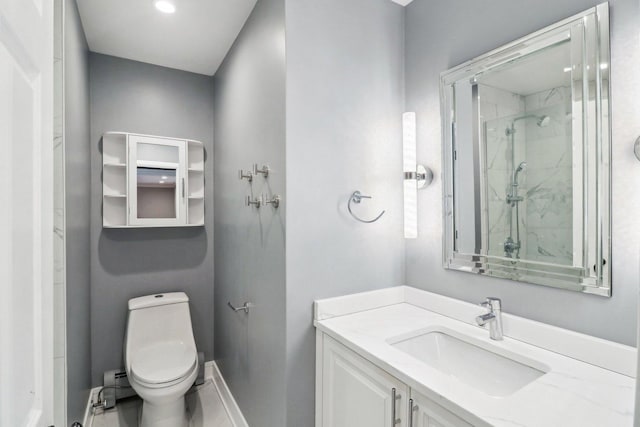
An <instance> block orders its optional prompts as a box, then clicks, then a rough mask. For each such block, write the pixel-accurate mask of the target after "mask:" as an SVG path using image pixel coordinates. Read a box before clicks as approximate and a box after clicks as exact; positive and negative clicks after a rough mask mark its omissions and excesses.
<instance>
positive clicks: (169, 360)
mask: <svg viewBox="0 0 640 427" xmlns="http://www.w3.org/2000/svg"><path fill="white" fill-rule="evenodd" d="M124 363H125V369H126V371H127V376H128V378H129V383H130V384H131V386H132V387H133V389H134V390H135V391H136V393H138V395H139V396H140V397H141V398H142V400H143V404H142V421H141V427H186V426H187V425H188V421H187V413H186V407H185V399H184V395H185V393H186V392H187V390H189V388H191V386H192V385H193V383H194V381H195V379H196V376H197V375H198V355H197V350H196V344H195V340H194V339H193V331H192V329H191V315H190V313H189V297H187V295H186V294H185V293H183V292H173V293H166V294H157V295H149V296H144V297H140V298H133V299H130V300H129V315H128V317H127V331H126V335H125V339H124Z"/></svg>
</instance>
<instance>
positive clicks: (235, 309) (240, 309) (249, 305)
mask: <svg viewBox="0 0 640 427" xmlns="http://www.w3.org/2000/svg"><path fill="white" fill-rule="evenodd" d="M227 305H228V306H229V308H230V309H231V310H233V311H235V312H236V313H237V312H238V311H244V312H245V313H247V314H249V308H251V307H253V304H251V303H250V302H245V303H244V305H243V306H242V307H234V306H233V304H231V302H230V301H227Z"/></svg>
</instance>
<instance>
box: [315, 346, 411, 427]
mask: <svg viewBox="0 0 640 427" xmlns="http://www.w3.org/2000/svg"><path fill="white" fill-rule="evenodd" d="M323 347H324V350H323V353H324V355H323V373H322V376H323V378H322V381H323V388H322V395H323V396H322V399H323V405H322V411H323V414H322V425H323V426H324V427H359V426H362V427H391V426H394V424H393V421H392V412H393V406H392V405H394V404H395V409H396V419H401V421H399V422H398V423H397V424H395V426H396V427H398V426H404V425H406V424H405V423H404V418H405V417H404V416H403V415H404V414H405V411H406V409H405V408H406V405H407V396H408V388H407V386H406V385H404V384H403V383H402V382H400V381H398V380H397V379H396V378H394V377H392V376H391V375H389V374H387V373H386V372H384V371H382V370H381V369H379V368H377V367H376V366H374V365H373V364H371V363H370V362H369V361H367V360H365V359H364V358H362V357H360V356H358V355H357V354H355V353H354V352H352V351H351V350H349V349H347V348H346V347H344V346H343V345H341V344H339V343H337V342H336V341H334V340H333V339H331V338H329V337H327V336H326V335H325V337H324V346H323ZM393 389H395V390H396V396H397V398H396V401H395V402H393V401H392V390H393Z"/></svg>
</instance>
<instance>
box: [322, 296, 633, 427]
mask: <svg viewBox="0 0 640 427" xmlns="http://www.w3.org/2000/svg"><path fill="white" fill-rule="evenodd" d="M425 307H426V308H425ZM433 307H438V311H440V314H439V313H436V312H434V311H432V310H429V309H428V308H433ZM443 312H444V313H443ZM482 312H483V310H482V309H481V308H479V307H476V306H474V305H473V304H468V303H465V302H462V301H457V300H452V299H450V298H446V297H442V296H440V295H436V294H431V293H429V292H424V291H419V290H416V289H413V288H408V287H397V288H389V289H387V290H382V291H374V292H368V293H364V294H359V295H353V296H347V297H342V298H332V299H329V300H322V301H317V302H316V306H315V313H316V314H315V317H316V320H315V322H314V324H315V326H316V327H317V328H318V330H320V331H322V332H324V333H326V334H328V335H329V336H331V337H332V338H334V339H336V340H338V341H339V342H341V343H342V344H344V345H345V346H347V347H348V348H350V349H352V350H354V351H355V352H357V353H358V354H360V355H361V356H362V357H364V358H366V359H368V360H369V361H371V362H373V363H374V364H376V365H378V366H380V367H381V368H382V369H384V370H386V371H387V372H389V373H390V374H392V375H393V376H395V377H397V378H398V379H400V380H401V381H403V382H405V383H407V384H408V385H409V386H411V387H413V388H415V389H416V390H418V391H420V392H421V393H423V394H425V395H426V396H427V397H429V398H431V399H433V400H434V401H435V402H436V403H438V404H440V405H442V406H444V407H445V408H447V409H449V410H451V411H454V412H455V413H456V414H458V415H459V416H461V417H462V418H464V419H466V420H467V421H468V422H470V423H471V424H473V425H492V426H545V427H548V426H562V427H570V426H576V427H587V426H598V427H604V426H612V427H614V426H615V427H623V426H632V425H633V406H634V389H635V380H634V378H633V375H635V372H631V371H632V370H633V367H632V366H633V365H634V360H635V349H634V348H632V347H628V346H623V345H620V344H616V343H611V342H608V341H604V340H600V339H597V338H593V337H589V336H586V335H582V334H577V333H575V332H571V331H567V330H563V329H560V328H555V327H551V326H549V325H543V324H540V323H537V322H533V321H530V320H527V319H522V318H518V317H516V316H512V315H508V314H505V315H504V318H503V322H504V326H505V334H506V335H509V334H510V335H509V336H505V338H504V340H503V341H493V340H490V339H489V334H488V331H487V330H486V329H484V328H481V327H478V326H475V325H474V324H471V322H473V321H474V319H475V316H476V315H477V314H479V313H482ZM460 319H464V320H460ZM467 319H468V321H467ZM434 326H437V327H439V328H445V329H449V330H451V331H455V332H456V333H458V334H464V335H465V336H467V337H470V339H471V340H476V341H477V340H480V341H483V342H484V343H485V344H486V345H487V346H492V347H491V348H492V349H493V350H495V352H497V353H510V354H512V355H515V356H521V357H522V358H524V359H531V360H534V361H536V362H538V363H541V364H544V365H546V366H547V367H548V368H549V370H548V372H547V373H546V374H544V375H543V376H541V377H539V378H538V379H536V380H534V381H533V382H531V383H529V384H527V385H526V386H524V387H523V388H521V389H520V390H517V391H516V392H514V393H513V394H511V395H508V396H505V397H500V398H498V397H492V396H489V395H487V394H485V393H483V392H482V391H479V390H477V389H475V388H473V387H472V386H469V385H467V384H465V383H463V382H461V381H460V380H458V379H457V378H455V377H453V376H450V375H447V374H445V373H443V372H441V371H438V370H436V369H435V368H433V367H431V366H429V365H427V364H426V363H424V362H422V361H420V360H418V359H416V358H414V357H412V356H410V355H408V354H406V353H404V352H402V351H400V350H398V349H396V348H394V347H392V346H391V345H390V344H389V342H391V341H393V340H394V339H397V338H398V337H399V336H403V335H404V336H406V335H418V334H419V332H421V331H426V330H428V329H430V328H433V327H434ZM515 338H518V339H515ZM532 342H533V343H534V344H535V345H533V344H532ZM549 348H551V350H553V351H551V350H549ZM583 352H584V354H583V356H584V357H581V355H582V353H583ZM562 353H564V354H562ZM567 353H569V355H567ZM569 356H571V357H569ZM578 359H583V360H588V361H590V362H592V363H587V362H585V361H582V360H578ZM608 364H610V366H607V365H608ZM596 365H600V366H596ZM601 366H605V367H608V368H610V369H605V368H603V367H601ZM611 369H615V370H616V371H618V372H614V371H613V370H611ZM625 374H626V375H625Z"/></svg>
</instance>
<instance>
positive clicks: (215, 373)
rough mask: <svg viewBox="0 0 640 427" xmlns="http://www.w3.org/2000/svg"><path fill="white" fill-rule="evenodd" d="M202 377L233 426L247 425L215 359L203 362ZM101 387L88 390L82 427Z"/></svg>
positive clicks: (88, 425)
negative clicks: (211, 385)
mask: <svg viewBox="0 0 640 427" xmlns="http://www.w3.org/2000/svg"><path fill="white" fill-rule="evenodd" d="M204 377H205V379H210V380H211V382H213V385H214V386H215V388H216V390H217V391H218V394H219V395H220V400H222V404H223V405H224V408H225V410H226V411H227V414H229V418H230V419H231V422H232V423H233V426H234V427H249V424H247V420H245V418H244V415H242V411H240V407H239V406H238V404H237V403H236V400H235V399H234V398H233V395H232V394H231V390H229V387H228V386H227V383H226V382H225V380H224V378H223V377H222V374H221V373H220V370H219V369H218V365H216V362H215V361H213V360H212V361H209V362H205V363H204ZM101 388H102V387H95V388H92V389H91V391H90V392H89V397H88V399H87V407H86V408H85V411H84V420H83V422H82V425H83V427H92V424H93V412H92V411H91V406H92V404H93V402H95V401H96V400H97V398H98V393H99V392H100V389H101Z"/></svg>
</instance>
